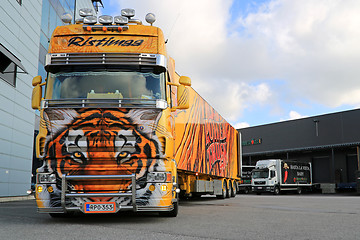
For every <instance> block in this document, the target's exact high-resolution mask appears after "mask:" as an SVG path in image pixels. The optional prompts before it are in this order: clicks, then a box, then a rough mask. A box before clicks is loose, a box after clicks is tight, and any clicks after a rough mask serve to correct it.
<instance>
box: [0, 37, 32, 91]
mask: <svg viewBox="0 0 360 240" xmlns="http://www.w3.org/2000/svg"><path fill="white" fill-rule="evenodd" d="M18 67H19V68H20V69H22V70H23V71H24V73H27V72H26V70H25V68H24V66H23V65H22V64H21V61H20V60H19V59H18V58H17V57H15V56H14V55H13V54H12V53H11V52H10V51H9V50H8V49H7V48H5V47H4V46H3V45H2V44H1V43H0V79H1V80H4V81H5V82H7V83H9V84H10V85H12V86H13V87H15V86H16V72H17V69H18Z"/></svg>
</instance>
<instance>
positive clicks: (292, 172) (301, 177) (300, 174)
mask: <svg viewBox="0 0 360 240" xmlns="http://www.w3.org/2000/svg"><path fill="white" fill-rule="evenodd" d="M281 164H282V171H281V174H282V179H283V183H284V184H297V183H309V182H310V175H311V173H310V167H309V164H308V163H286V162H282V163H281Z"/></svg>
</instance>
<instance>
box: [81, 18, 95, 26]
mask: <svg viewBox="0 0 360 240" xmlns="http://www.w3.org/2000/svg"><path fill="white" fill-rule="evenodd" d="M96 23H97V17H95V16H87V17H85V18H84V24H90V25H94V24H96Z"/></svg>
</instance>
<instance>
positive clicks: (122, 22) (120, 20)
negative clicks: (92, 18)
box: [114, 16, 129, 25]
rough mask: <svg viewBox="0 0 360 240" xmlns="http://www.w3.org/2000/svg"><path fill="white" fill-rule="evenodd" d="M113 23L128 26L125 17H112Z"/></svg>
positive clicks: (127, 20)
mask: <svg viewBox="0 0 360 240" xmlns="http://www.w3.org/2000/svg"><path fill="white" fill-rule="evenodd" d="M114 22H115V23H116V24H120V25H125V24H128V22H129V19H128V18H127V17H124V16H115V17H114Z"/></svg>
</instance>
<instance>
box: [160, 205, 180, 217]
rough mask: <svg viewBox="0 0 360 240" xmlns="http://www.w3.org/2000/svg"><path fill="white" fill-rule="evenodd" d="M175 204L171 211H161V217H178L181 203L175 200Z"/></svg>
mask: <svg viewBox="0 0 360 240" xmlns="http://www.w3.org/2000/svg"><path fill="white" fill-rule="evenodd" d="M173 205H174V209H173V210H171V211H170V212H159V216H160V217H176V216H177V215H178V212H179V203H178V202H174V203H173Z"/></svg>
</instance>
